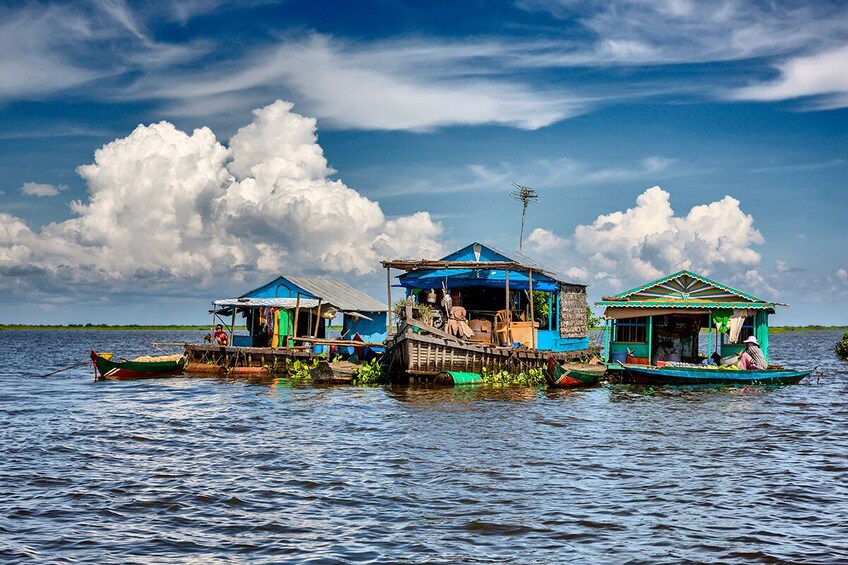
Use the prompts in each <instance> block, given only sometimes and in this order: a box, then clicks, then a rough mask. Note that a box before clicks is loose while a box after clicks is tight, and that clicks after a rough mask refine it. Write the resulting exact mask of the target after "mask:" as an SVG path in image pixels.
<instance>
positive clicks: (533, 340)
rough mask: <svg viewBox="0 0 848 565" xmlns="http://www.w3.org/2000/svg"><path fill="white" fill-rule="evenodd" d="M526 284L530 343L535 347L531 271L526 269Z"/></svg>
mask: <svg viewBox="0 0 848 565" xmlns="http://www.w3.org/2000/svg"><path fill="white" fill-rule="evenodd" d="M527 286H528V288H529V289H530V291H529V293H530V336H531V337H530V345H531V346H532V347H533V349H536V317H535V315H534V312H533V271H527Z"/></svg>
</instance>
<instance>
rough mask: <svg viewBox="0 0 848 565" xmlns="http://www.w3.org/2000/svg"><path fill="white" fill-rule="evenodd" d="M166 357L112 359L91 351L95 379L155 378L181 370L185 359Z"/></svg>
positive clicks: (109, 355) (173, 356)
mask: <svg viewBox="0 0 848 565" xmlns="http://www.w3.org/2000/svg"><path fill="white" fill-rule="evenodd" d="M176 357H177V356H175V355H170V356H167V357H158V358H157V357H152V358H150V359H149V360H134V361H127V360H123V361H112V356H111V354H107V353H97V352H96V351H92V352H91V361H92V362H93V363H94V369H95V373H94V374H95V378H96V379H97V380H109V381H122V380H128V379H155V378H158V377H167V376H170V375H179V374H181V373H182V372H183V365H184V363H185V359H184V358H183V357H179V358H176Z"/></svg>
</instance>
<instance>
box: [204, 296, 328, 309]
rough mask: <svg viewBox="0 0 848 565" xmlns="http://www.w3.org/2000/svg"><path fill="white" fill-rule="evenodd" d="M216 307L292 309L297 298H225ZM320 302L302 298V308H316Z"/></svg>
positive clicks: (215, 302)
mask: <svg viewBox="0 0 848 565" xmlns="http://www.w3.org/2000/svg"><path fill="white" fill-rule="evenodd" d="M212 304H214V305H215V306H244V307H260V306H271V307H273V308H286V309H291V308H295V307H297V298H224V299H221V300H215V301H214V302H212ZM316 306H318V301H317V300H315V299H314V298H301V299H300V307H301V308H315V307H316Z"/></svg>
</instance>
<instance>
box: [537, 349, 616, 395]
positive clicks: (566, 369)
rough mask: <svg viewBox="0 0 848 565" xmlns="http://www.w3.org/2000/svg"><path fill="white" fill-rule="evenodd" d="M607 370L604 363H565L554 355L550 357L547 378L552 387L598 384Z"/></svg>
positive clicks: (546, 371) (546, 369)
mask: <svg viewBox="0 0 848 565" xmlns="http://www.w3.org/2000/svg"><path fill="white" fill-rule="evenodd" d="M605 372H606V368H605V367H604V366H603V365H598V366H597V367H594V366H592V365H577V366H574V365H563V364H562V363H558V362H557V361H556V359H554V358H553V357H548V366H547V367H546V368H545V379H546V380H547V381H548V386H550V387H551V388H576V387H581V386H593V385H596V384H598V383H599V382H600V381H601V378H602V377H603V376H604V373H605Z"/></svg>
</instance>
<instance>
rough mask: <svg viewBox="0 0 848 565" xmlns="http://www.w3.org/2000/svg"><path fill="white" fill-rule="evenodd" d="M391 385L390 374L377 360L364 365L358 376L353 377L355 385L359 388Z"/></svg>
mask: <svg viewBox="0 0 848 565" xmlns="http://www.w3.org/2000/svg"><path fill="white" fill-rule="evenodd" d="M389 383H390V379H389V374H388V372H387V371H386V370H385V369H384V368H383V366H382V365H381V364H380V362H379V361H378V360H377V359H372V360H370V361H366V362H365V363H363V364H362V365H361V366H360V367H359V370H358V371H357V372H356V376H354V377H353V384H354V385H357V386H363V385H387V384H389Z"/></svg>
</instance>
